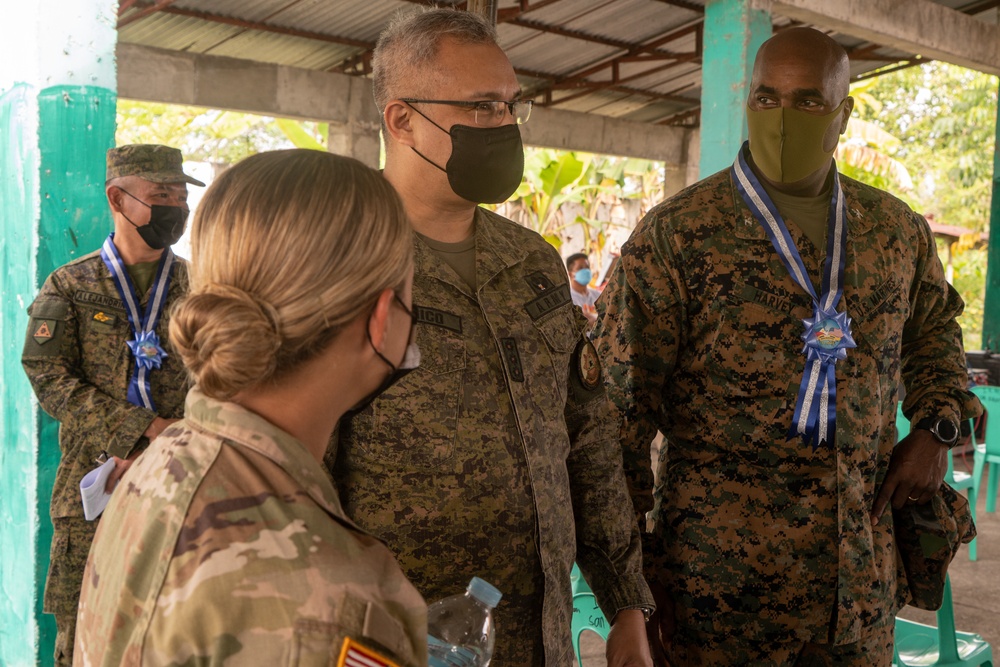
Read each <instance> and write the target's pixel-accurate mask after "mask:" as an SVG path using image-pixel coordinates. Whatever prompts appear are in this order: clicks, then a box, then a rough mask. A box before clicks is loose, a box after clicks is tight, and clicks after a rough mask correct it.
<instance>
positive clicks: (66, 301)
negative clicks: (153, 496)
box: [21, 144, 204, 665]
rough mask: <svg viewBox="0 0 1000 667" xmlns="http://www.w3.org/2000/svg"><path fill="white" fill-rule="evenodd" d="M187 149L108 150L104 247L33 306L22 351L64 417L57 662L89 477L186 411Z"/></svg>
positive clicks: (53, 570) (64, 642)
mask: <svg viewBox="0 0 1000 667" xmlns="http://www.w3.org/2000/svg"><path fill="white" fill-rule="evenodd" d="M181 161H182V160H181V152H180V151H179V150H177V149H175V148H170V147H168V146H159V145H150V144H137V145H131V146H121V147H119V148H112V149H111V150H109V151H108V154H107V186H106V192H107V197H108V205H109V207H110V208H111V215H112V217H113V218H114V233H113V234H111V235H110V236H109V237H108V239H107V240H106V241H105V243H104V246H103V247H102V249H101V250H98V251H95V252H92V253H90V254H88V255H85V256H84V257H81V258H79V259H77V260H74V261H72V262H70V263H68V264H66V265H64V266H61V267H60V268H58V269H56V270H55V271H54V272H53V273H52V275H50V276H49V277H48V279H47V280H46V281H45V284H44V285H42V289H41V291H40V292H39V293H38V296H37V297H36V298H35V301H34V302H33V303H32V304H31V306H30V307H29V308H28V314H29V315H30V320H29V323H28V332H27V337H26V340H25V344H24V352H23V354H22V357H21V363H22V365H23V367H24V371H25V373H27V375H28V379H29V380H30V381H31V386H32V388H33V389H34V391H35V395H36V396H37V397H38V402H39V404H40V405H41V407H42V409H43V410H45V411H46V412H47V413H49V414H50V415H52V417H53V418H55V419H56V420H58V421H59V448H60V450H61V452H62V458H61V460H60V462H59V469H58V470H57V472H56V481H55V485H54V487H53V490H52V506H51V516H52V525H53V538H52V549H51V554H50V564H49V572H48V577H47V579H46V583H45V598H44V610H45V612H46V613H50V614H54V615H55V617H56V627H57V635H56V651H55V662H56V664H57V665H68V664H71V663H72V653H73V635H74V630H75V627H76V612H77V603H78V601H79V597H80V584H81V581H82V577H83V569H84V566H85V565H86V562H87V553H88V551H89V550H90V544H91V542H92V541H93V539H94V532H95V531H96V529H97V523H96V521H94V522H90V521H86V520H85V519H84V515H83V506H82V504H81V498H80V481H81V480H82V479H83V477H84V475H85V474H86V473H87V472H89V471H90V470H91V469H93V468H96V467H97V466H98V465H99V464H100V459H103V458H104V457H113V458H114V460H115V470H114V472H113V473H112V475H111V479H109V481H108V488H109V489H110V488H113V486H114V484H115V483H116V482H117V480H118V479H119V478H120V477H121V475H122V474H123V473H124V472H125V470H126V469H128V467H129V466H130V465H131V464H132V462H133V461H134V460H135V459H136V458H137V457H138V456H139V455H140V454H141V453H142V451H143V450H144V449H145V447H146V445H148V444H149V441H150V440H152V439H153V438H155V437H156V436H157V435H158V434H159V433H160V432H161V431H162V430H163V429H164V428H165V427H166V426H167V425H168V424H170V423H171V422H173V421H176V420H177V419H178V418H179V417H181V415H182V412H183V407H184V396H185V394H186V392H187V389H188V382H187V378H186V374H185V371H184V366H183V365H182V364H181V361H180V359H178V358H177V357H176V356H175V355H173V354H171V353H170V350H169V345H168V344H167V342H166V335H165V334H166V331H167V326H168V324H169V308H170V306H171V305H172V304H173V303H174V302H175V301H176V300H177V299H179V298H180V297H181V296H182V295H183V294H185V293H186V292H187V285H188V278H187V265H186V263H185V262H184V260H182V259H179V258H177V257H176V256H174V254H173V252H172V251H171V250H170V246H171V245H173V244H174V243H175V242H176V241H177V239H178V238H180V236H181V234H182V233H183V231H184V223H185V220H186V219H187V214H188V209H187V204H186V201H187V185H186V184H187V183H192V184H194V185H199V186H203V185H204V183H202V182H201V181H198V180H195V179H194V178H191V177H190V176H188V175H186V174H185V173H184V172H183V171H182V169H181Z"/></svg>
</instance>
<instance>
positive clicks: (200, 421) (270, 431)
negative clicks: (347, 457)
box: [184, 387, 362, 532]
mask: <svg viewBox="0 0 1000 667" xmlns="http://www.w3.org/2000/svg"><path fill="white" fill-rule="evenodd" d="M184 419H185V421H187V422H189V423H191V424H192V425H194V426H196V427H197V428H198V429H199V430H202V431H206V432H208V433H210V434H213V435H216V436H218V437H220V438H224V439H225V440H227V441H229V442H231V443H235V444H236V445H237V446H239V447H244V448H246V449H249V450H252V451H254V452H256V453H257V454H260V455H261V456H264V457H266V458H268V459H270V460H271V461H272V462H273V463H274V464H275V465H277V466H278V467H279V468H281V469H282V470H283V471H285V472H286V473H287V474H288V475H289V476H290V477H291V478H292V479H294V480H295V481H296V483H298V484H299V486H301V487H302V488H303V489H305V491H306V493H308V494H309V497H310V498H312V499H313V500H314V501H316V503H317V504H318V505H319V506H320V507H322V508H323V509H325V510H326V511H327V512H328V513H329V514H330V515H331V516H332V517H333V518H334V519H336V520H337V521H340V522H341V523H343V524H345V525H347V526H348V527H350V528H351V529H352V530H355V531H359V532H362V531H360V529H359V528H358V527H357V526H355V525H354V524H353V523H352V522H351V521H349V520H348V519H347V518H346V515H345V514H344V510H343V508H342V507H341V506H340V499H339V497H338V495H337V492H336V491H335V490H334V488H333V484H332V483H331V482H330V478H329V476H328V475H327V474H326V472H325V471H324V470H323V468H322V466H321V465H320V464H319V462H318V461H316V459H314V458H313V457H312V455H311V454H310V453H309V450H307V449H306V447H305V445H303V444H302V443H301V442H300V441H299V440H298V439H297V438H295V437H294V436H292V435H290V434H289V433H286V432H285V431H283V430H281V429H280V428H278V427H277V426H275V425H274V424H272V423H271V422H269V421H267V420H266V419H264V418H263V417H261V416H260V415H258V414H256V413H254V412H251V411H250V410H247V409H246V408H244V407H242V406H240V405H237V404H236V403H232V402H230V401H219V400H216V399H214V398H211V397H209V396H206V395H205V394H204V393H202V392H201V390H200V389H199V388H198V387H193V388H191V390H189V391H188V394H187V398H186V399H185V402H184Z"/></svg>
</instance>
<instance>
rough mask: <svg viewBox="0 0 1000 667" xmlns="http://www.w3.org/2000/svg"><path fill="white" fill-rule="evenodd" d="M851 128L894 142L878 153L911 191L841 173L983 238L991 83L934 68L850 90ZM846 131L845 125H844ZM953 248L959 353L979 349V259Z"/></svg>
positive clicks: (951, 68)
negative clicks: (875, 129)
mask: <svg viewBox="0 0 1000 667" xmlns="http://www.w3.org/2000/svg"><path fill="white" fill-rule="evenodd" d="M851 94H852V96H854V98H855V100H856V101H857V102H858V104H857V105H856V112H855V113H856V117H855V118H852V119H851V124H854V123H856V122H857V121H858V120H862V121H866V122H870V123H873V124H875V125H877V126H879V127H881V128H882V129H883V130H885V131H886V132H887V133H889V134H891V135H893V136H894V137H896V138H898V144H895V143H890V144H888V145H885V146H884V147H883V150H884V152H885V154H886V156H887V157H891V158H893V159H895V160H898V161H899V162H900V163H901V164H902V165H903V166H905V168H906V169H907V170H908V171H909V173H910V174H912V175H913V180H914V182H915V185H914V188H913V189H912V190H911V191H905V192H904V191H900V190H899V189H898V188H895V187H893V185H892V183H891V180H888V179H886V178H885V177H884V176H883V177H878V176H875V175H873V174H871V173H865V172H864V171H863V170H854V171H853V172H852V171H851V170H850V168H849V167H847V166H846V165H845V168H844V169H843V171H844V173H845V174H847V175H848V176H851V177H852V178H857V179H858V180H861V181H864V182H866V183H869V184H871V185H874V186H875V187H879V188H883V189H886V190H889V191H890V192H893V194H896V195H899V196H901V197H902V198H903V199H904V200H905V201H906V202H907V203H909V204H910V205H911V206H912V207H913V208H914V210H916V211H918V212H920V213H923V214H924V215H927V214H933V216H934V218H935V220H936V221H938V222H941V223H943V224H947V225H954V226H958V227H965V228H967V229H970V230H973V231H975V232H983V231H988V227H989V211H990V201H991V196H992V177H993V155H994V150H995V146H994V144H995V141H996V113H997V77H995V76H992V75H988V74H982V73H980V72H976V71H973V70H968V69H964V68H961V67H957V66H955V65H949V64H946V63H941V62H930V63H926V64H924V65H921V66H920V67H912V68H909V69H905V70H900V71H897V72H893V73H891V74H886V75H884V76H880V77H876V78H873V79H869V80H868V81H865V82H863V83H862V84H858V85H856V86H853V87H852V89H851ZM848 127H849V128H850V125H848ZM970 245H971V244H969V243H958V244H955V246H954V248H953V269H954V286H955V289H957V290H958V292H959V293H960V294H961V295H962V298H963V299H965V303H966V307H965V313H964V314H963V315H962V317H961V318H959V322H960V323H961V324H962V329H963V333H964V336H965V346H966V349H970V350H975V349H979V348H980V346H981V344H982V343H981V339H982V325H983V315H984V304H983V297H984V291H985V283H986V251H985V250H982V249H969V246H970Z"/></svg>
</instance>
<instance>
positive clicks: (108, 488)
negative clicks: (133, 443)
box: [104, 452, 142, 493]
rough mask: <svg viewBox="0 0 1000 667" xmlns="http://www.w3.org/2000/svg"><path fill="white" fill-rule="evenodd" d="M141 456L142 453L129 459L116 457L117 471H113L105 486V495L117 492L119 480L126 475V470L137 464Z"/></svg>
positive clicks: (137, 453)
mask: <svg viewBox="0 0 1000 667" xmlns="http://www.w3.org/2000/svg"><path fill="white" fill-rule="evenodd" d="M141 454H142V452H136V453H135V454H133V455H132V456H130V457H128V458H127V459H123V458H119V457H117V456H115V457H114V459H115V469H114V470H112V471H111V475H110V476H109V477H108V481H107V483H106V484H105V485H104V491H105V493H111V492H112V491H114V490H115V487H116V486H118V480H120V479H121V478H122V475H124V474H125V471H126V470H128V469H129V468H131V467H132V464H133V463H135V460H136V459H137V458H139V456H140V455H141Z"/></svg>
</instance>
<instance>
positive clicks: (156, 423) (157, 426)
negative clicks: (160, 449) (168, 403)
mask: <svg viewBox="0 0 1000 667" xmlns="http://www.w3.org/2000/svg"><path fill="white" fill-rule="evenodd" d="M176 421H180V420H179V419H164V418H163V417H153V421H151V422H149V426H147V427H146V430H145V431H143V432H142V434H143V435H144V436H146V437H147V438H149V441H150V442H152V441H153V440H155V439H156V436H158V435H160V434H161V433H163V429H165V428H167V427H168V426H170V425H171V424H173V423H174V422H176Z"/></svg>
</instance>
